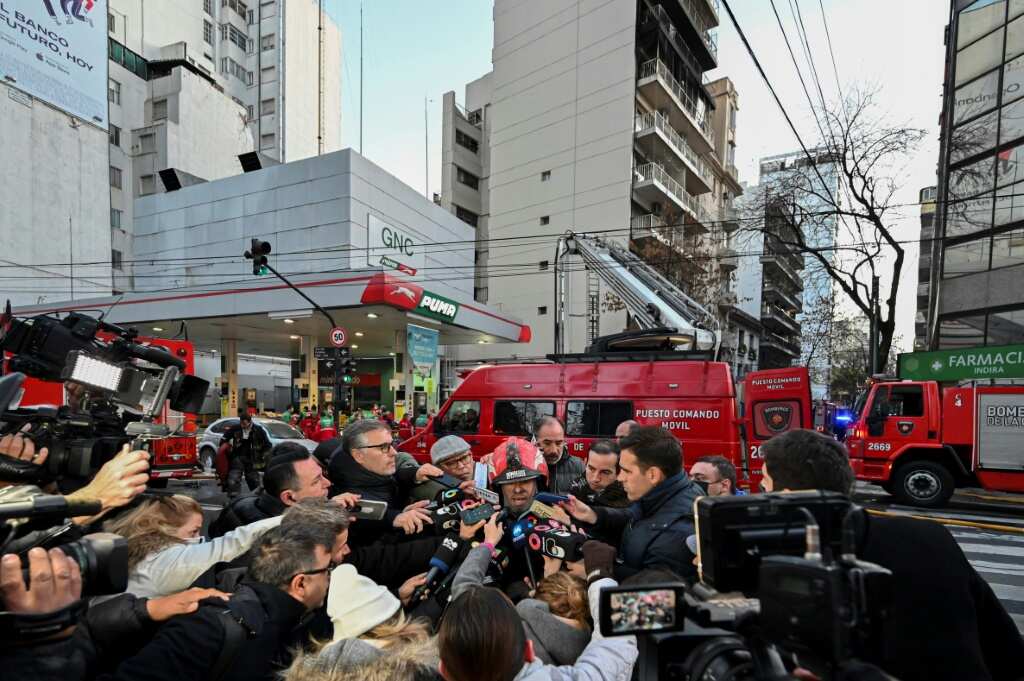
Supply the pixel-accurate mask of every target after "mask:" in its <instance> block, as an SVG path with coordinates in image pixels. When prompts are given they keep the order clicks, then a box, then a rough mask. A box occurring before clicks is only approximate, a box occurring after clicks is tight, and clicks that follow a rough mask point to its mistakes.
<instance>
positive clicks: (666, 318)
mask: <svg viewBox="0 0 1024 681" xmlns="http://www.w3.org/2000/svg"><path fill="white" fill-rule="evenodd" d="M565 240H566V241H567V242H568V243H567V244H566V246H565V248H564V250H562V251H561V252H560V254H559V255H560V258H559V260H563V258H562V257H561V256H563V255H565V253H567V252H568V253H572V254H575V255H580V256H582V258H583V260H584V263H585V264H586V265H587V266H588V268H590V269H592V270H593V271H595V272H597V273H598V274H599V275H600V276H601V278H602V279H604V280H605V281H606V282H607V283H608V284H609V286H610V288H612V290H614V291H615V293H616V294H617V295H618V297H619V298H620V299H622V300H623V301H624V302H625V303H626V306H627V308H628V309H629V311H630V315H631V319H632V322H633V325H634V326H635V327H638V328H637V330H635V331H630V332H626V333H619V334H613V335H609V336H604V337H600V338H597V339H595V340H594V341H593V342H592V343H591V345H590V346H589V347H588V348H587V350H586V351H585V352H583V353H580V354H565V353H561V352H559V353H557V354H553V355H549V356H548V360H547V361H546V362H537V363H531V364H499V365H484V366H480V367H477V368H475V369H473V370H472V371H470V372H469V373H468V374H467V375H466V376H465V377H464V379H463V381H462V383H461V384H460V385H459V386H458V387H457V388H456V389H455V391H454V392H453V394H452V396H451V397H450V398H449V399H448V401H447V402H446V403H445V404H444V405H443V406H442V407H441V409H440V410H439V411H438V414H437V416H435V417H434V418H433V419H432V420H431V421H430V422H429V423H428V424H427V426H426V428H425V429H423V430H422V431H420V432H419V433H417V434H416V435H414V436H413V437H411V438H409V439H408V440H406V441H405V442H403V443H402V444H401V445H400V446H399V449H400V450H401V451H404V452H408V453H410V454H412V455H413V456H414V457H416V458H417V459H418V460H419V461H421V462H426V461H429V460H430V459H429V452H430V447H431V446H432V445H433V443H434V442H436V441H437V439H438V438H440V437H443V436H444V435H449V434H454V435H459V436H460V437H462V438H463V439H465V440H466V441H467V442H468V443H469V444H470V446H471V447H472V452H473V455H474V457H476V458H480V457H481V456H483V455H485V454H487V453H489V452H491V451H493V450H494V449H495V448H496V447H497V446H498V445H499V444H500V443H501V442H503V441H504V440H505V439H506V438H508V437H511V436H519V437H524V436H525V437H530V436H531V435H532V427H533V423H534V422H535V421H536V420H537V419H538V418H540V417H542V416H555V417H557V418H558V419H559V420H561V421H562V422H563V423H564V424H565V426H566V442H567V451H568V452H569V453H571V454H572V455H574V456H579V457H586V455H587V451H588V450H589V447H590V444H591V443H593V442H594V441H595V440H597V439H601V438H613V437H614V433H615V428H616V426H618V424H619V423H621V422H623V421H626V420H628V419H632V420H635V421H637V422H639V423H640V424H641V425H656V426H661V427H663V428H666V429H668V430H669V431H671V432H672V433H673V434H674V435H675V436H676V437H677V438H678V439H679V440H680V442H681V443H682V446H683V459H684V464H685V465H686V466H687V467H689V465H690V464H692V463H693V461H695V460H696V459H697V457H700V456H705V455H715V454H717V455H721V456H724V457H726V458H727V459H729V460H730V461H732V462H733V463H734V465H735V466H736V468H737V471H739V473H740V481H739V484H740V485H741V486H743V487H746V488H748V489H753V490H754V491H756V489H757V485H758V484H759V482H760V478H761V461H760V458H761V445H762V444H763V443H764V442H765V441H766V440H768V439H769V438H771V437H773V436H775V435H778V434H780V433H784V432H786V431H788V430H792V429H797V428H810V427H811V426H812V417H811V394H810V380H809V377H808V373H807V369H806V368H803V367H794V368H787V369H775V370H765V371H755V372H751V373H749V374H747V376H745V377H744V378H743V380H742V381H741V382H740V383H739V385H737V384H736V383H735V382H734V380H733V376H732V373H731V369H730V367H729V365H728V364H726V363H724V362H718V361H715V358H716V355H717V352H718V347H719V339H718V329H717V323H716V322H715V318H714V316H713V315H711V314H710V313H709V312H708V311H707V310H705V309H704V308H703V307H701V306H700V305H699V304H698V303H696V302H695V301H693V300H692V299H691V298H689V297H688V296H687V295H686V294H685V293H683V292H682V291H680V290H679V289H678V288H677V287H676V286H675V285H674V284H672V283H671V282H669V281H667V280H665V279H664V278H663V277H661V275H660V274H658V273H657V272H656V271H654V270H653V269H652V268H651V267H650V266H649V265H647V264H646V263H644V262H643V261H641V260H640V259H639V258H637V257H636V256H634V255H633V254H632V253H629V252H628V251H627V250H625V249H623V248H621V247H618V246H616V245H614V244H608V243H605V242H603V241H602V240H600V239H595V238H590V237H583V236H578V235H571V236H570V237H568V238H566V239H565ZM557 269H558V268H557V266H556V276H557V275H558V272H557ZM556 297H557V296H556ZM556 317H560V315H556ZM561 338H562V335H561V328H560V324H559V322H558V321H556V339H561ZM561 345H562V342H561V340H556V348H557V349H559V350H560V349H561Z"/></svg>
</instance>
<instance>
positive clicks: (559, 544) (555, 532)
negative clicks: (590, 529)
mask: <svg viewBox="0 0 1024 681" xmlns="http://www.w3.org/2000/svg"><path fill="white" fill-rule="evenodd" d="M542 527H544V526H541V525H538V526H536V527H535V528H534V531H533V533H532V534H530V537H529V539H528V540H527V543H528V544H529V546H530V548H531V549H532V550H534V551H537V552H539V553H541V554H543V555H545V556H548V557H550V558H558V559H560V560H565V561H568V562H570V563H575V562H576V561H578V560H581V559H582V558H583V543H584V542H585V541H586V540H587V538H586V537H584V536H583V535H582V534H577V533H575V532H569V531H568V530H565V529H562V528H557V527H550V528H544V529H541V528H542Z"/></svg>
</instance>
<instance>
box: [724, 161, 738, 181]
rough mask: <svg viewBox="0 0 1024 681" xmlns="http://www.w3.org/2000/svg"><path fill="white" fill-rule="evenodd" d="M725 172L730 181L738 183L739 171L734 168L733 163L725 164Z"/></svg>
mask: <svg viewBox="0 0 1024 681" xmlns="http://www.w3.org/2000/svg"><path fill="white" fill-rule="evenodd" d="M725 172H726V173H728V174H729V175H730V176H732V179H733V180H735V181H736V183H737V184H739V181H740V171H739V169H738V168H737V167H736V164H735V163H726V164H725Z"/></svg>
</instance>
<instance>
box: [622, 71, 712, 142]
mask: <svg viewBox="0 0 1024 681" xmlns="http://www.w3.org/2000/svg"><path fill="white" fill-rule="evenodd" d="M636 87H637V90H639V91H640V93H641V94H642V95H643V97H644V98H645V99H646V100H647V101H649V102H651V103H652V104H653V105H654V106H655V107H656V108H658V109H662V108H663V103H667V102H666V101H665V100H668V101H670V102H671V103H672V104H674V106H671V107H665V110H666V113H667V116H668V122H669V125H671V126H672V127H673V128H674V129H676V130H679V131H681V134H682V135H683V136H684V137H685V138H686V140H687V141H688V142H689V143H690V146H691V147H692V148H693V150H694V151H696V152H697V154H699V155H703V154H706V153H708V152H709V151H711V150H712V148H713V147H714V143H713V140H714V132H713V131H712V129H711V121H710V120H709V119H708V117H707V115H706V112H705V111H704V110H703V109H702V108H700V107H698V105H697V101H696V100H695V99H694V98H693V97H691V96H690V95H689V94H688V93H687V92H686V89H685V88H684V87H683V86H682V85H681V84H680V83H679V81H678V80H676V78H675V76H673V75H672V72H671V71H670V70H669V68H668V66H666V64H665V62H663V61H661V60H660V59H650V60H648V61H645V62H644V63H643V64H641V65H640V74H639V77H638V79H637V84H636Z"/></svg>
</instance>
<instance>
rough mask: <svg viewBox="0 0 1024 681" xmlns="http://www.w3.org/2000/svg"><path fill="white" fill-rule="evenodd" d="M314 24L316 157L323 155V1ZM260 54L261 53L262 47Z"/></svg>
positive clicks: (321, 0)
mask: <svg viewBox="0 0 1024 681" xmlns="http://www.w3.org/2000/svg"><path fill="white" fill-rule="evenodd" d="M319 9H320V11H319V13H318V15H317V24H316V39H317V52H316V68H317V79H318V80H317V107H316V155H317V156H319V155H321V154H323V153H324V0H320V3H319ZM260 52H261V53H262V52H263V48H262V46H261V47H260Z"/></svg>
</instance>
